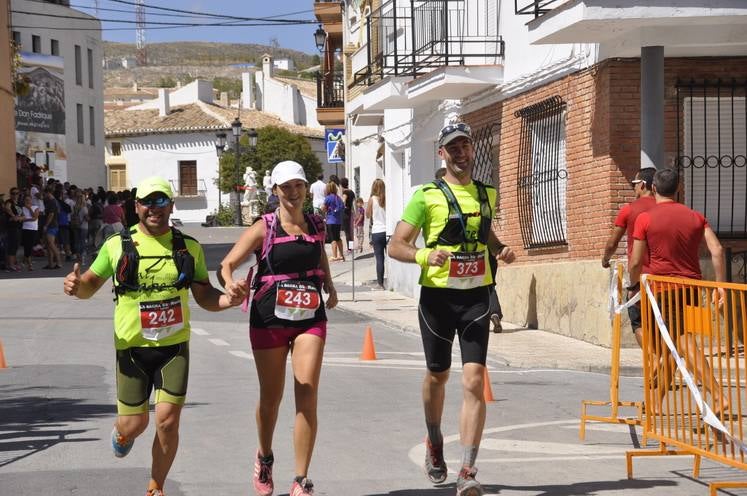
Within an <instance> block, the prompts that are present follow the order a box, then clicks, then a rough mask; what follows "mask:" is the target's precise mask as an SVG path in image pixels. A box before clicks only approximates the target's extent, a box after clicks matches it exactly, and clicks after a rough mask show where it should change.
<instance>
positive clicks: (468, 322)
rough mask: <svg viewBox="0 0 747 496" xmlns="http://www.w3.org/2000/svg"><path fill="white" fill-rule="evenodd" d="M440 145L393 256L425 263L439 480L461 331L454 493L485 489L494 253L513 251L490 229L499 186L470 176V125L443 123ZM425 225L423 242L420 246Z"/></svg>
mask: <svg viewBox="0 0 747 496" xmlns="http://www.w3.org/2000/svg"><path fill="white" fill-rule="evenodd" d="M438 145H439V148H438V154H439V156H440V157H441V158H442V159H443V160H444V162H445V163H446V174H445V175H444V177H443V179H440V180H439V179H437V180H436V181H434V182H432V183H428V184H425V185H423V186H421V187H420V188H419V189H417V190H416V191H415V193H414V194H413V196H412V198H411V199H410V202H409V203H408V204H407V206H406V207H405V211H404V212H403V214H402V221H401V222H399V224H397V228H396V229H395V231H394V235H393V236H392V239H391V241H390V244H389V256H391V257H392V258H394V259H396V260H399V261H401V262H409V263H417V264H418V265H420V267H421V272H420V285H421V286H422V287H421V291H420V304H419V308H418V317H419V321H420V333H421V336H422V339H423V348H424V351H425V358H426V362H427V367H428V372H427V373H426V376H425V380H424V382H423V406H424V409H425V423H426V428H427V430H428V436H427V437H426V443H425V444H426V456H425V469H426V474H427V475H428V478H429V479H430V480H431V482H433V483H436V484H438V483H442V482H443V481H444V480H446V476H447V469H446V463H445V461H444V457H443V436H442V434H441V417H442V414H443V407H444V398H445V393H446V382H447V381H448V379H449V369H450V368H451V348H452V344H453V341H454V337H455V336H458V337H459V345H460V349H461V353H462V385H463V388H464V395H463V397H464V399H463V402H462V412H461V419H460V424H459V425H460V429H459V431H460V432H459V435H460V440H461V444H462V450H463V451H462V466H461V468H460V470H459V475H458V477H457V491H456V494H457V496H480V495H482V494H483V491H482V487H481V486H480V484H479V483H478V482H477V480H475V474H476V473H477V469H476V468H475V459H476V458H477V451H478V449H479V447H480V440H481V438H482V431H483V427H484V425H485V398H484V397H483V380H484V375H485V374H484V372H485V361H486V357H487V348H488V337H489V316H490V303H489V298H490V292H491V285H492V284H493V274H492V271H491V266H490V263H489V260H488V257H496V256H497V257H498V259H500V260H503V261H504V262H506V263H511V262H513V260H514V253H513V252H512V251H511V249H510V248H509V247H507V246H505V245H503V244H502V243H501V242H500V241H499V240H498V238H497V237H496V236H495V233H494V232H493V230H492V229H491V224H492V220H493V215H494V212H495V200H496V191H495V188H493V187H492V186H487V185H484V184H482V183H479V182H477V181H473V180H472V167H473V162H474V157H475V151H474V148H473V146H472V135H471V132H470V129H469V126H467V125H466V124H463V123H457V124H451V125H448V126H445V127H444V128H443V129H441V132H440V133H439V136H438ZM421 229H422V231H423V238H424V240H425V248H417V247H416V246H415V239H416V238H417V236H418V233H419V232H420V230H421Z"/></svg>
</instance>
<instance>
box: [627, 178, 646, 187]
mask: <svg viewBox="0 0 747 496" xmlns="http://www.w3.org/2000/svg"><path fill="white" fill-rule="evenodd" d="M642 182H643V179H633V180H632V181H630V185H631V186H633V187H634V188H635V185H636V184H639V183H642Z"/></svg>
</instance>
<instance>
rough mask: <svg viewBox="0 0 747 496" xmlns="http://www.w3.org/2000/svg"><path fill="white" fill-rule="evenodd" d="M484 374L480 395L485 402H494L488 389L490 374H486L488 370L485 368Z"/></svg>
mask: <svg viewBox="0 0 747 496" xmlns="http://www.w3.org/2000/svg"><path fill="white" fill-rule="evenodd" d="M484 370H485V373H484V376H483V380H482V382H483V385H482V395H483V397H484V398H485V401H486V402H490V401H495V398H493V390H492V389H490V374H488V368H487V367H485V369H484Z"/></svg>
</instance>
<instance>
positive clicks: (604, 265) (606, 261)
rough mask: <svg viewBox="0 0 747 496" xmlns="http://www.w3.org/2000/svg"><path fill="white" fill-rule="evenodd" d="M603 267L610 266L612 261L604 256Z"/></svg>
mask: <svg viewBox="0 0 747 496" xmlns="http://www.w3.org/2000/svg"><path fill="white" fill-rule="evenodd" d="M602 267H604V268H605V269H609V268H610V261H609V260H608V259H606V258H604V257H603V258H602Z"/></svg>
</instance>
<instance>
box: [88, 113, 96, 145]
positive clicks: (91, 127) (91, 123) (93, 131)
mask: <svg viewBox="0 0 747 496" xmlns="http://www.w3.org/2000/svg"><path fill="white" fill-rule="evenodd" d="M94 112H95V110H94V108H93V107H91V106H89V107H88V125H89V128H88V134H89V138H90V142H91V146H94V145H95V144H96V126H95V125H94V122H95V117H94Z"/></svg>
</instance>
